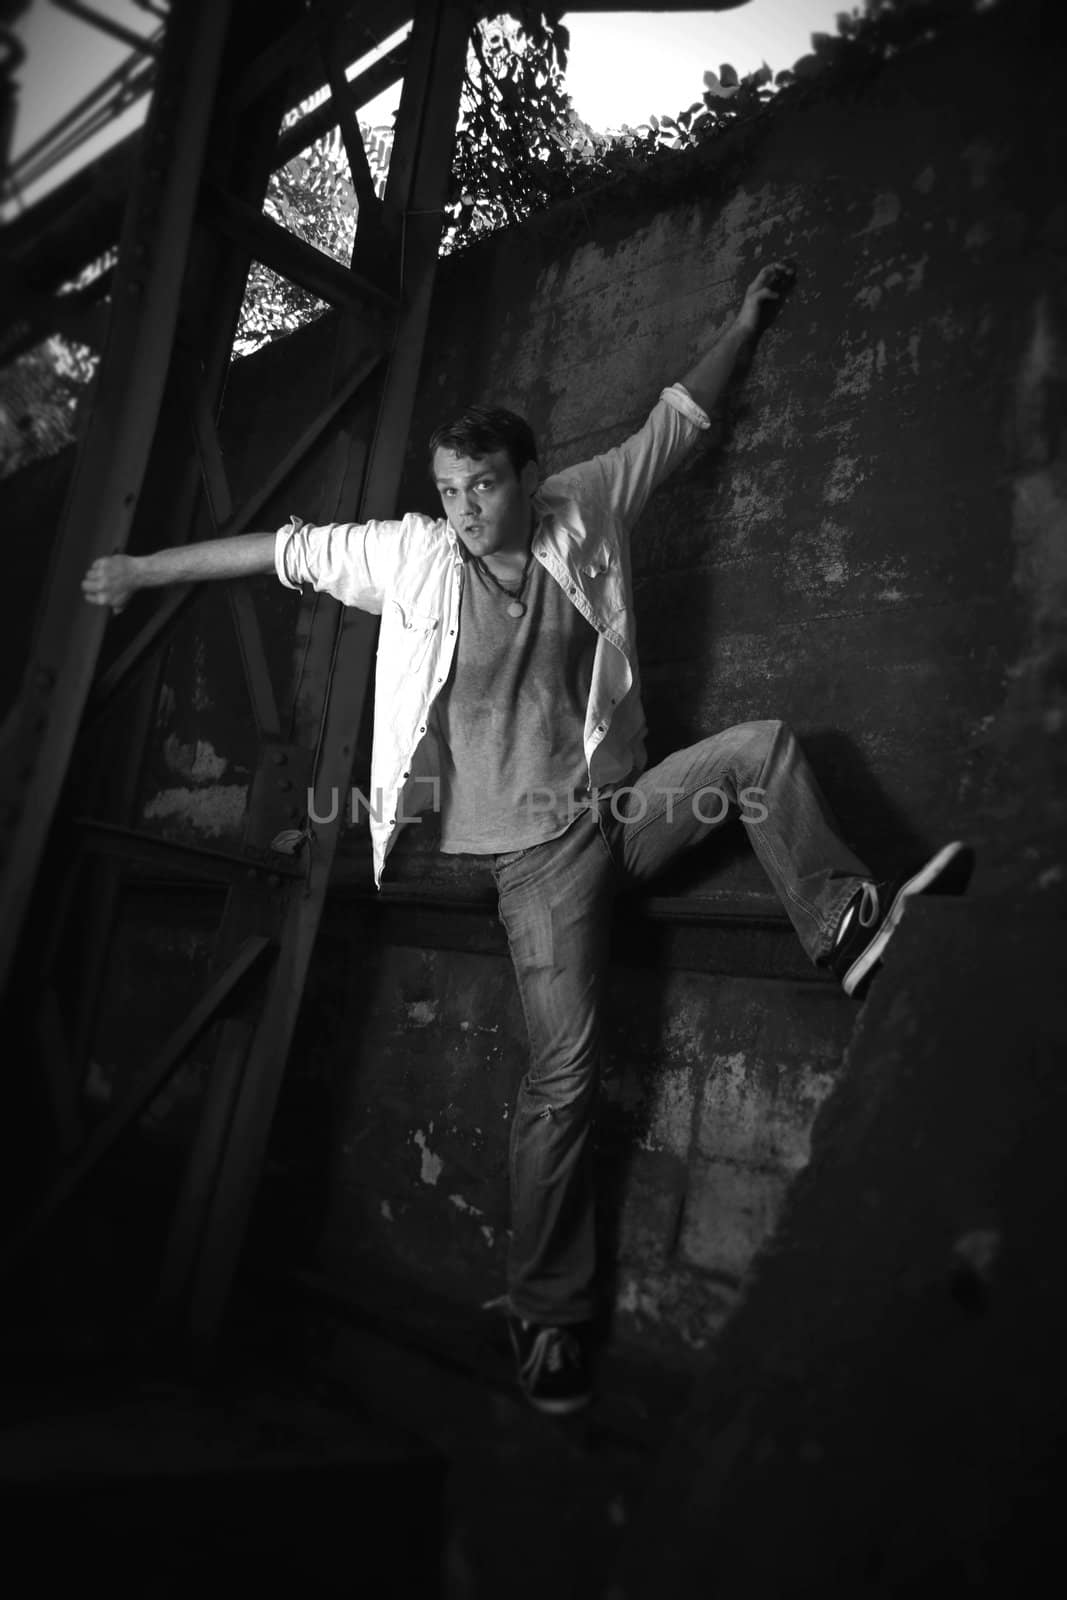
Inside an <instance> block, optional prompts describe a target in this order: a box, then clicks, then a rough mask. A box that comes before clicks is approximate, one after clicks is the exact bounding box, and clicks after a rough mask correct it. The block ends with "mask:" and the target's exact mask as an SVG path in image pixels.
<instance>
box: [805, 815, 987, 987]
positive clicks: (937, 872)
mask: <svg viewBox="0 0 1067 1600" xmlns="http://www.w3.org/2000/svg"><path fill="white" fill-rule="evenodd" d="M973 870H974V851H973V850H972V849H971V848H970V846H969V845H965V844H962V843H961V842H960V841H959V840H958V839H957V840H955V841H954V842H953V843H952V844H946V845H945V846H944V847H943V848H942V849H940V850H939V851H938V852H937V854H936V855H934V856H931V857H930V859H929V861H928V862H927V863H926V865H925V866H923V867H920V868H919V870H918V872H913V873H912V874H911V876H910V877H907V878H897V879H895V880H894V881H893V882H891V883H865V884H864V885H863V888H862V889H861V890H860V892H859V894H858V895H856V896H855V897H854V898H853V899H852V900H851V901H850V902H849V905H850V907H851V909H852V920H851V921H850V923H849V925H848V927H847V928H846V930H845V933H844V935H843V936H842V937H841V938H840V939H839V940H838V942H837V944H836V945H835V946H834V948H833V949H832V950H831V952H830V955H829V958H828V962H827V964H828V966H829V967H830V970H831V971H832V972H833V973H834V974H835V975H836V976H837V977H838V978H839V979H840V982H841V987H842V988H843V989H844V991H845V993H846V994H855V992H856V990H857V989H858V988H859V986H860V984H861V983H862V982H863V980H864V979H865V978H866V977H868V976H869V974H870V973H871V972H872V971H873V969H874V968H875V967H876V966H877V965H878V963H879V962H880V961H881V959H882V956H883V955H884V954H885V948H886V945H887V944H888V943H889V941H890V939H891V938H892V937H893V934H894V933H895V932H896V930H897V927H898V925H899V923H900V919H901V917H902V916H903V915H904V911H905V908H906V906H907V903H908V901H909V900H910V899H911V897H912V896H913V895H917V894H930V893H931V892H933V893H935V894H962V893H963V891H964V889H966V887H967V883H968V880H969V879H970V876H971V873H972V872H973Z"/></svg>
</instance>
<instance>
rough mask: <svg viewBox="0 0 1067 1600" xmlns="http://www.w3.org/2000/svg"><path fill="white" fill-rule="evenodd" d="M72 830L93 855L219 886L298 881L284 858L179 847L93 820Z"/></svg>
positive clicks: (297, 870)
mask: <svg viewBox="0 0 1067 1600" xmlns="http://www.w3.org/2000/svg"><path fill="white" fill-rule="evenodd" d="M74 825H75V827H76V828H78V830H79V831H80V833H81V835H82V844H83V847H84V848H85V849H86V850H88V851H91V852H92V853H93V854H95V855H106V856H113V857H117V858H119V859H121V860H124V861H136V862H143V863H146V864H150V863H152V862H158V863H159V864H160V865H162V866H166V867H169V868H171V869H172V870H174V871H176V872H186V873H188V874H189V875H190V876H191V877H194V878H211V879H213V880H214V881H216V882H220V883H239V882H240V881H241V880H242V879H243V878H247V877H249V876H250V875H251V876H253V877H256V876H263V877H268V878H271V877H282V878H297V879H299V878H302V877H303V869H302V868H301V867H300V866H298V865H297V864H296V863H294V862H293V861H291V860H290V859H289V858H288V857H287V856H281V855H277V854H275V855H269V854H267V853H265V852H256V853H252V852H251V851H248V852H242V851H238V850H219V849H217V848H216V847H214V846H212V845H206V844H182V843H181V842H180V841H179V840H176V839H161V838H157V837H156V835H155V834H151V833H142V832H141V831H140V830H139V829H137V828H123V827H119V826H117V825H116V824H114V823H111V822H99V821H97V820H96V819H95V818H93V817H79V818H77V819H76V821H75V824H74Z"/></svg>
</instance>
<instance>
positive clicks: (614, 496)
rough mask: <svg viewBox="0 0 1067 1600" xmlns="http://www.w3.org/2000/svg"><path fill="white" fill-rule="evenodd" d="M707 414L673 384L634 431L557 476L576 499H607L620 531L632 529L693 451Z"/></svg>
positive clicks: (681, 389) (706, 423) (682, 390)
mask: <svg viewBox="0 0 1067 1600" xmlns="http://www.w3.org/2000/svg"><path fill="white" fill-rule="evenodd" d="M710 425H711V424H710V421H709V419H708V415H707V412H706V411H704V409H703V408H702V407H701V406H698V405H697V403H696V401H695V400H694V399H693V397H692V395H691V394H690V393H689V391H688V389H685V388H683V386H682V385H681V384H680V383H672V384H671V385H670V386H669V387H668V388H666V389H664V390H663V391H662V392H661V394H660V397H659V400H658V401H657V403H656V404H655V405H654V406H653V407H652V410H651V411H650V412H649V414H648V417H647V418H646V419H645V421H644V423H643V424H642V425H641V427H640V428H638V430H637V432H636V433H632V434H631V435H630V436H629V438H628V439H624V440H623V441H622V443H621V444H617V445H615V446H614V448H613V449H611V450H605V451H604V453H603V454H602V455H598V456H594V457H593V458H592V459H591V460H589V461H583V462H581V463H580V464H579V465H578V466H576V467H571V468H568V470H567V471H566V472H564V473H561V474H560V478H561V479H562V480H563V481H564V482H565V483H566V485H567V487H568V488H569V489H570V491H571V492H572V493H575V494H577V495H578V496H579V497H581V496H582V495H583V493H584V492H585V491H592V493H593V494H594V495H595V497H596V498H597V499H600V500H605V499H606V500H607V502H608V503H609V505H610V506H611V509H612V512H613V514H614V515H615V516H616V517H617V518H618V519H619V521H620V522H621V523H622V524H623V525H624V527H627V528H629V527H631V526H632V525H633V523H634V522H636V520H637V518H638V517H639V516H640V514H641V512H642V510H643V509H644V506H645V503H646V501H647V500H648V498H649V496H650V495H651V494H652V492H653V490H654V489H656V488H657V487H658V485H659V484H661V483H662V482H663V480H664V478H666V477H668V476H669V474H670V473H671V472H673V471H674V469H675V467H676V466H678V465H679V463H680V462H681V461H683V460H684V459H685V457H686V456H687V455H688V454H689V452H690V451H691V450H692V448H693V446H694V445H695V444H696V442H697V440H698V439H699V438H700V435H701V433H702V432H703V430H704V429H706V428H708V427H710Z"/></svg>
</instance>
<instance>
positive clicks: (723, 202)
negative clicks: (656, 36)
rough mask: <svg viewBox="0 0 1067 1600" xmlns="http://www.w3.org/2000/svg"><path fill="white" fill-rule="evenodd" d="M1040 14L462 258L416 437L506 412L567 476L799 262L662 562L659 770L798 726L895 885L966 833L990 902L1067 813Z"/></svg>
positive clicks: (659, 515)
mask: <svg viewBox="0 0 1067 1600" xmlns="http://www.w3.org/2000/svg"><path fill="white" fill-rule="evenodd" d="M1034 15H1035V13H1034V9H1033V8H1032V7H1030V6H1028V5H1025V4H1021V5H1017V6H1015V7H1011V6H1004V7H1000V8H996V9H994V10H993V11H990V12H989V13H988V14H987V15H985V16H983V17H979V18H976V19H975V22H974V25H973V27H972V28H971V29H970V30H968V31H966V32H965V33H963V34H962V35H960V34H957V35H955V36H954V37H946V38H945V39H943V40H942V41H941V42H940V43H936V44H933V45H931V46H929V47H928V48H923V49H916V50H913V51H912V52H910V53H909V54H908V55H906V56H905V57H903V58H900V59H898V60H896V61H894V62H891V63H889V64H887V65H886V66H885V67H884V68H883V69H882V70H881V71H880V72H879V73H877V74H875V75H874V76H873V77H871V78H869V79H866V80H863V81H849V80H845V81H843V82H841V83H839V84H838V85H837V86H836V88H830V89H828V90H826V91H823V92H821V93H819V94H816V95H814V96H813V98H811V99H809V100H806V101H805V100H804V99H801V100H800V101H798V102H796V103H794V104H793V105H792V106H791V107H787V106H786V105H782V106H781V107H779V108H778V114H777V115H776V116H774V117H772V118H768V120H767V122H766V125H765V127H764V128H763V129H762V131H757V132H756V133H753V134H750V135H749V136H748V137H747V139H745V140H740V139H739V140H738V141H737V143H736V145H735V146H731V145H730V144H729V142H726V143H724V145H723V146H722V148H721V149H720V150H717V151H712V152H703V153H701V154H698V155H697V156H695V157H694V158H693V159H692V161H691V162H690V163H689V165H688V167H686V166H685V164H684V162H683V164H682V166H681V167H680V169H679V172H680V174H681V175H679V176H676V177H675V178H673V179H672V180H670V183H668V182H667V180H665V179H662V180H660V181H659V183H658V184H657V181H656V180H655V179H649V180H648V181H647V182H646V183H644V184H639V183H637V182H635V183H634V184H633V185H632V186H631V187H630V189H629V190H628V191H627V192H626V195H625V199H624V200H619V201H617V202H614V203H613V202H612V200H611V198H610V197H609V196H605V197H603V199H602V201H601V203H600V205H599V206H598V204H597V202H596V201H595V200H594V201H587V202H584V203H583V206H582V207H581V208H577V207H576V208H574V209H573V211H572V212H570V213H568V214H567V219H566V222H565V221H564V219H562V218H561V217H560V216H550V217H549V218H547V219H543V220H539V221H535V222H533V223H530V224H529V225H527V226H526V227H525V228H523V229H521V230H518V231H516V232H515V233H513V234H510V235H507V236H505V237H503V238H502V239H500V240H499V241H497V242H495V243H491V244H487V245H486V246H484V247H483V248H480V249H479V250H478V251H473V252H470V253H468V254H467V255H465V256H463V257H462V258H460V259H459V260H457V261H456V262H454V263H447V264H446V270H445V271H444V272H443V273H442V276H441V280H440V288H439V292H438V299H437V307H436V312H435V319H434V328H433V338H432V343H431V347H430V350H429V353H428V359H427V363H426V368H425V374H426V379H425V391H426V398H425V402H424V404H423V406H422V409H421V412H420V416H419V418H418V422H419V423H420V424H421V431H422V433H423V434H425V433H426V432H427V431H428V430H429V428H430V427H431V426H432V425H433V424H434V422H436V421H437V420H439V419H440V418H441V417H442V416H447V415H448V414H449V413H451V412H453V411H454V410H455V409H457V408H458V407H459V406H461V405H462V404H463V403H464V402H465V401H466V400H468V399H469V398H471V397H475V396H476V397H479V398H493V399H495V400H498V401H500V402H501V403H504V404H510V405H513V406H515V407H516V408H517V409H519V410H522V411H525V412H526V413H527V414H529V415H530V417H531V419H532V421H533V422H534V424H535V426H536V428H537V429H538V431H539V433H540V435H541V437H542V439H543V441H544V454H545V462H546V465H547V466H548V467H549V468H555V467H558V466H560V465H562V464H563V463H565V462H566V461H568V460H571V459H574V458H576V457H580V456H582V455H585V454H589V453H591V452H593V451H595V450H597V449H600V448H604V447H606V446H608V445H610V444H612V443H614V442H615V441H616V440H618V439H619V438H620V437H622V436H623V435H624V434H625V432H626V431H627V430H628V429H629V428H630V427H632V426H633V425H634V424H636V423H637V422H638V421H639V420H640V418H641V416H642V415H643V413H644V412H645V410H646V409H647V407H648V405H649V404H650V403H651V402H652V400H653V399H654V398H655V396H656V394H657V392H658V390H659V388H660V387H661V385H662V384H663V383H664V382H666V381H669V380H670V379H672V378H675V377H677V376H679V375H680V374H681V373H682V372H683V371H684V369H685V367H686V366H687V364H688V363H689V362H690V360H691V359H692V358H693V356H694V355H695V354H696V353H697V351H698V350H699V349H700V348H701V345H702V343H703V342H704V341H705V340H706V339H707V338H708V336H709V335H710V334H711V333H712V332H713V331H714V330H715V328H716V326H717V325H719V324H721V322H722V321H723V319H724V318H725V317H727V315H728V314H729V313H730V312H731V310H732V309H733V308H734V307H736V305H737V303H738V301H739V299H740V296H741V294H742V292H743V290H744V287H745V285H746V283H747V282H748V281H749V280H750V279H751V277H752V276H753V275H754V273H755V271H756V270H757V268H758V267H759V265H760V264H761V263H763V262H765V261H768V260H774V259H782V258H789V259H792V260H794V261H795V262H796V264H797V271H798V277H797V283H796V288H795V291H794V292H793V294H792V295H791V296H790V298H789V299H788V301H787V302H786V303H785V304H784V305H783V307H782V308H781V313H780V315H779V316H778V317H777V319H776V321H775V322H774V324H773V326H772V327H771V328H770V330H769V331H768V332H767V334H766V335H765V337H764V339H763V341H762V344H761V346H760V349H759V351H758V354H757V355H756V358H755V362H754V365H753V367H752V370H751V373H750V375H749V378H748V381H747V383H746V385H745V387H744V389H743V391H742V392H741V393H740V394H739V396H738V397H737V402H736V404H735V406H734V408H733V411H732V415H731V419H730V423H729V427H728V430H727V437H726V440H725V447H724V448H722V449H717V448H715V447H714V446H713V447H711V448H709V449H708V450H706V451H705V452H704V453H702V454H701V455H699V456H698V457H697V458H696V459H695V461H694V462H693V463H692V465H691V466H690V467H689V468H688V469H687V470H685V471H683V472H682V473H681V474H679V475H678V476H677V477H676V478H675V479H674V480H672V482H671V483H670V484H669V485H668V486H666V487H665V488H664V489H663V490H662V491H661V493H660V494H659V495H658V496H657V497H656V498H655V500H654V501H653V503H652V505H651V506H650V508H649V511H648V513H647V514H646V516H645V517H644V519H643V522H642V526H641V528H640V530H639V532H638V535H637V537H636V540H635V562H634V567H635V579H636V587H637V594H638V603H639V613H640V640H641V647H642V663H643V671H644V680H645V685H646V696H645V698H646V704H647V708H648V711H649V717H650V723H651V727H652V734H653V748H654V749H658V750H663V749H666V748H669V747H673V746H676V745H678V744H680V743H686V742H689V741H691V740H693V739H696V738H698V737H700V736H702V735H703V734H705V733H706V732H708V731H712V730H714V729H716V728H719V727H722V726H725V725H728V724H730V723H731V722H734V721H738V720H743V719H745V718H748V717H754V716H770V715H774V716H782V717H784V718H786V719H787V720H790V721H792V722H793V723H794V725H795V726H796V727H797V728H798V730H799V731H801V732H802V733H803V734H804V735H805V736H806V737H807V738H808V740H809V743H810V746H811V748H812V750H813V752H814V753H815V754H816V756H817V758H818V762H819V770H820V772H821V773H822V774H823V775H824V777H825V783H826V787H827V789H828V792H829V795H830V798H831V800H832V802H833V804H834V805H835V807H836V809H837V810H838V812H839V814H840V816H841V819H842V822H843V824H844V826H845V828H846V831H847V832H848V834H849V835H850V837H851V838H853V839H854V840H855V842H856V845H857V847H858V848H859V849H860V851H861V852H866V853H867V854H868V855H869V857H870V859H871V864H872V866H873V867H874V869H875V870H876V871H882V870H885V869H886V868H887V867H890V866H892V867H895V866H897V865H898V864H900V863H902V862H907V861H908V860H910V859H912V858H913V854H914V851H915V850H916V849H917V848H919V847H921V846H923V845H925V844H929V843H934V842H938V841H940V840H941V839H942V838H943V837H944V836H945V834H946V832H949V831H951V832H955V831H962V832H965V833H967V834H968V835H969V836H971V837H973V838H974V840H975V842H976V843H977V844H978V846H979V848H980V853H981V862H982V866H981V878H980V880H979V886H980V887H988V888H993V887H997V886H999V885H1002V884H1005V883H1015V882H1017V881H1018V880H1019V874H1020V869H1022V870H1023V871H1024V872H1025V875H1026V881H1027V882H1028V883H1030V884H1031V885H1032V886H1035V887H1041V886H1047V885H1049V884H1051V883H1054V882H1056V881H1058V874H1059V870H1060V867H1059V849H1058V846H1057V845H1056V844H1055V843H1054V842H1053V840H1054V837H1055V836H1056V835H1057V834H1058V831H1059V830H1060V829H1062V827H1063V822H1064V812H1063V805H1064V801H1063V785H1062V783H1060V782H1059V781H1058V780H1059V779H1061V778H1062V776H1063V755H1062V748H1063V726H1062V724H1063V704H1062V683H1061V682H1060V676H1061V675H1060V673H1059V671H1058V668H1057V665H1056V663H1057V662H1058V660H1059V657H1060V652H1061V651H1062V646H1063V625H1064V624H1063V618H1064V598H1065V595H1064V586H1065V575H1064V569H1063V554H1062V552H1063V549H1064V548H1065V544H1064V539H1063V517H1064V479H1063V472H1064V467H1063V437H1062V422H1063V418H1062V373H1063V368H1064V361H1065V359H1067V357H1065V353H1064V349H1065V347H1064V315H1065V310H1067V303H1065V283H1064V273H1063V255H1062V251H1063V245H1064V242H1065V238H1067V233H1065V230H1067V210H1065V208H1064V206H1063V201H1062V187H1061V185H1060V184H1059V183H1057V182H1056V178H1055V175H1056V173H1057V172H1058V173H1060V174H1062V171H1063V169H1064V143H1065V130H1064V118H1063V116H1062V111H1061V109H1060V107H1059V99H1060V91H1059V65H1058V62H1059V58H1058V57H1057V56H1056V54H1055V52H1049V51H1047V50H1046V51H1045V52H1044V53H1043V52H1042V51H1041V50H1040V48H1039V47H1038V45H1037V43H1036V29H1035V28H1034V26H1033V18H1034ZM415 431H416V434H418V432H419V431H420V430H419V428H418V427H417V428H416V430H415ZM421 468H422V462H421V457H420V459H419V460H418V461H417V462H416V463H415V465H414V467H413V472H412V476H411V478H410V481H409V485H408V488H409V495H410V496H416V495H418V494H419V493H423V494H424V493H425V488H424V486H423V482H422V477H421ZM1023 845H1024V846H1025V851H1024V852H1023V853H1021V852H1020V846H1023ZM749 871H750V868H748V867H746V866H744V865H734V864H731V865H730V867H729V869H728V874H727V875H728V876H729V877H732V878H735V879H740V880H741V881H744V880H745V879H746V878H747V876H748V874H749Z"/></svg>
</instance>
